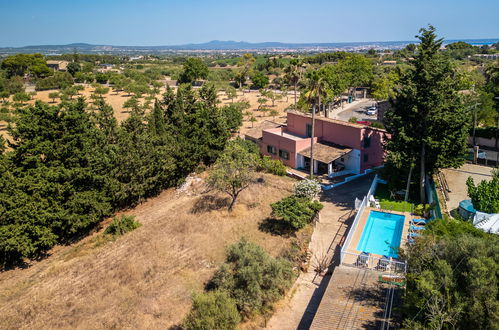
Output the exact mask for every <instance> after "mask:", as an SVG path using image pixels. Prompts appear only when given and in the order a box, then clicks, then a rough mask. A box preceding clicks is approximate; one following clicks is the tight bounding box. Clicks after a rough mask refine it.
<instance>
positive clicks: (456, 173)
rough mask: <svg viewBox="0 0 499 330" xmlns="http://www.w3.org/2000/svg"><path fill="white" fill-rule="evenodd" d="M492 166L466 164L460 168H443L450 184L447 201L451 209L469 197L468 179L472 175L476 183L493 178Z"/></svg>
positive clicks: (448, 207)
mask: <svg viewBox="0 0 499 330" xmlns="http://www.w3.org/2000/svg"><path fill="white" fill-rule="evenodd" d="M492 170H493V168H492V167H488V166H482V165H474V164H464V165H463V166H461V167H460V168H457V169H456V168H447V169H444V170H442V173H443V174H444V175H445V178H446V180H447V183H448V185H449V189H450V192H449V201H447V202H446V204H447V209H448V210H449V211H451V210H454V209H456V208H458V207H459V202H460V201H462V200H463V199H469V196H468V188H467V187H466V180H468V177H472V178H473V180H474V181H475V184H477V183H479V182H480V181H482V180H490V179H492Z"/></svg>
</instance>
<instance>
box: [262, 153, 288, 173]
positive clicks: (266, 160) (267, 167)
mask: <svg viewBox="0 0 499 330" xmlns="http://www.w3.org/2000/svg"><path fill="white" fill-rule="evenodd" d="M257 170H259V171H265V172H268V173H271V174H274V175H280V176H284V175H286V166H284V164H283V163H282V162H281V161H280V160H278V159H271V158H270V157H269V156H263V157H262V158H261V160H260V162H259V164H258V167H257Z"/></svg>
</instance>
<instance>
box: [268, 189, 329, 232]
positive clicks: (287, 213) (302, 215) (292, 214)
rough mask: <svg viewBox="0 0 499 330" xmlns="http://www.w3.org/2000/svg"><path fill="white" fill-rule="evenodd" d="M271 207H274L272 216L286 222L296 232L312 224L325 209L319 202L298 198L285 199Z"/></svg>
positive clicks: (289, 197)
mask: <svg viewBox="0 0 499 330" xmlns="http://www.w3.org/2000/svg"><path fill="white" fill-rule="evenodd" d="M270 206H271V207H272V216H274V217H276V218H278V219H280V220H282V221H284V222H285V223H286V224H287V225H288V226H289V227H291V228H293V229H295V230H298V229H301V228H303V227H305V226H306V225H307V224H308V223H310V222H311V221H312V219H313V218H314V217H315V216H316V214H317V213H318V212H319V211H320V210H322V207H323V205H322V204H321V203H319V202H317V201H310V200H308V199H306V198H300V197H297V196H288V197H285V198H283V199H281V200H280V201H278V202H276V203H273V204H271V205H270Z"/></svg>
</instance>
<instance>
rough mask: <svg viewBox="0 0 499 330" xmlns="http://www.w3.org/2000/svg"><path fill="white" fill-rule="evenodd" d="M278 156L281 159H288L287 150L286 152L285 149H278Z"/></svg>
mask: <svg viewBox="0 0 499 330" xmlns="http://www.w3.org/2000/svg"><path fill="white" fill-rule="evenodd" d="M279 157H281V158H282V159H286V160H288V159H289V152H287V151H286V150H282V149H279Z"/></svg>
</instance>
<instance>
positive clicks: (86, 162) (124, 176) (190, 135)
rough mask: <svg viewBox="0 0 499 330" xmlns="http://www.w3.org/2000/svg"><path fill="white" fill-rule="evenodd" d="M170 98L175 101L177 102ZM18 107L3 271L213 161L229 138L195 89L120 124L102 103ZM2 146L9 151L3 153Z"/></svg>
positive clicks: (0, 189)
mask: <svg viewBox="0 0 499 330" xmlns="http://www.w3.org/2000/svg"><path fill="white" fill-rule="evenodd" d="M170 96H171V98H170ZM93 108H94V110H92V111H88V109H87V104H86V103H85V101H84V100H83V99H82V98H79V99H76V100H68V101H65V102H63V103H62V104H61V105H60V106H50V105H48V104H46V103H43V102H39V101H38V102H36V103H35V104H34V105H31V106H27V107H20V108H19V109H17V110H16V116H15V117H14V124H15V125H12V126H11V127H10V128H9V134H10V136H11V137H12V141H11V142H12V143H11V146H12V150H11V151H6V152H4V153H2V154H0V168H1V171H0V198H1V200H2V203H0V264H1V265H2V266H4V267H5V266H7V265H10V264H14V263H16V262H19V261H20V260H22V258H26V257H27V258H32V257H37V256H39V255H40V254H42V253H43V252H44V251H46V250H48V249H50V248H51V247H52V246H53V245H54V244H57V243H63V242H66V241H68V240H71V239H72V238H73V237H75V236H77V235H81V234H82V233H85V232H86V231H87V230H88V229H90V228H92V226H94V225H95V224H96V223H98V222H99V221H101V220H102V219H103V218H104V217H106V216H109V215H111V214H112V212H113V211H115V210H117V209H120V208H123V207H130V206H133V205H135V204H137V203H139V202H140V201H141V200H142V199H144V198H147V197H149V196H154V195H156V194H158V193H159V192H161V191H162V190H163V189H165V188H167V187H171V186H173V185H175V184H177V183H178V182H179V181H181V180H182V179H183V178H184V177H185V176H186V175H187V174H188V173H190V172H191V171H192V170H193V169H194V168H195V167H196V166H197V165H198V164H200V163H202V162H203V163H205V164H208V165H209V164H211V163H213V162H214V161H215V160H216V159H217V158H218V155H219V154H220V152H221V151H222V150H223V149H224V147H225V143H226V141H227V139H228V137H229V135H230V133H229V130H228V128H227V124H226V123H227V119H226V118H225V117H224V112H222V111H221V110H220V109H218V108H217V107H216V106H215V105H214V104H213V102H211V101H207V100H205V99H202V98H200V97H198V95H197V94H196V93H195V92H194V91H193V90H192V89H191V88H181V90H180V91H179V92H178V93H177V95H165V98H164V101H163V102H156V104H155V106H154V109H153V111H152V112H151V114H148V115H145V114H144V112H143V111H142V109H140V108H134V109H132V111H131V113H130V116H129V118H127V119H126V120H124V121H123V122H122V123H121V124H120V125H118V124H117V121H116V119H115V118H114V115H113V109H112V108H111V107H110V106H109V105H107V104H105V103H104V101H103V100H101V99H98V100H97V101H95V104H94V105H93ZM2 149H3V148H2Z"/></svg>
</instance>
